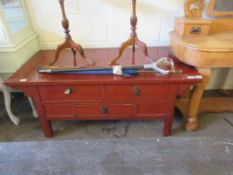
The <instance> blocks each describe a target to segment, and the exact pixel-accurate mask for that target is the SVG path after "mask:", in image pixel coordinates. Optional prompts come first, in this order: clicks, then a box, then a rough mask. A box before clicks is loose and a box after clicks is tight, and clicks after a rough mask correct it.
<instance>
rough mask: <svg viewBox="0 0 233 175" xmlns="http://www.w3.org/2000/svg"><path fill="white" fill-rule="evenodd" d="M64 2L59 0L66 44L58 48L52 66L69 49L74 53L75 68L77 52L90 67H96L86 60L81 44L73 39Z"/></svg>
mask: <svg viewBox="0 0 233 175" xmlns="http://www.w3.org/2000/svg"><path fill="white" fill-rule="evenodd" d="M64 1H65V0H59V3H60V6H61V11H62V26H63V28H64V33H65V42H64V43H62V44H61V45H59V46H58V47H57V50H56V53H55V59H54V60H53V61H52V62H51V63H50V65H54V64H55V63H56V62H57V60H58V58H59V56H60V53H61V52H62V51H63V50H65V49H67V48H70V49H71V50H72V52H73V55H74V61H73V64H74V66H77V61H76V53H77V52H78V53H79V54H80V56H81V57H82V58H83V59H85V60H86V61H87V62H88V65H94V64H95V63H94V62H93V61H92V60H90V59H88V58H86V56H85V54H84V51H83V48H82V46H81V45H80V44H77V43H75V42H74V41H73V40H72V38H71V35H70V29H69V20H68V18H67V17H66V12H65V7H64Z"/></svg>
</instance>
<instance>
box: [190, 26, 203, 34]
mask: <svg viewBox="0 0 233 175" xmlns="http://www.w3.org/2000/svg"><path fill="white" fill-rule="evenodd" d="M190 33H193V34H198V33H201V27H192V28H191V29H190Z"/></svg>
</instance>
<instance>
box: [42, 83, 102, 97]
mask: <svg viewBox="0 0 233 175" xmlns="http://www.w3.org/2000/svg"><path fill="white" fill-rule="evenodd" d="M39 91H40V96H41V99H42V100H45V101H49V100H51V101H53V100H54V101H55V100H75V101H78V100H100V99H101V98H102V93H101V87H100V86H97V85H91V86H82V85H80V86H45V87H39Z"/></svg>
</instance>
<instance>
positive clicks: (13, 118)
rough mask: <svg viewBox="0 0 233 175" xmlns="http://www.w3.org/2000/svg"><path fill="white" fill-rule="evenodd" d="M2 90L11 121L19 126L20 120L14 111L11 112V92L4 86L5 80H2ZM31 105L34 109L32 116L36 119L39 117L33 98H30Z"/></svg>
mask: <svg viewBox="0 0 233 175" xmlns="http://www.w3.org/2000/svg"><path fill="white" fill-rule="evenodd" d="M0 90H2V92H3V95H4V103H5V108H6V111H7V114H8V115H9V117H10V119H11V121H12V122H13V123H14V124H15V125H19V122H20V119H19V118H18V117H17V116H15V115H14V114H13V113H12V111H11V94H10V90H9V88H8V87H7V86H5V85H4V83H3V80H2V79H1V78H0ZM28 100H29V103H30V105H31V107H32V112H33V113H32V114H33V116H34V117H35V118H37V117H38V114H37V111H36V109H35V107H34V104H33V102H32V99H31V98H28Z"/></svg>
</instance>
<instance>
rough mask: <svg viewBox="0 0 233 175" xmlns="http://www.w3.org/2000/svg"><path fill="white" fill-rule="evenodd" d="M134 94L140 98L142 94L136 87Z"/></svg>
mask: <svg viewBox="0 0 233 175" xmlns="http://www.w3.org/2000/svg"><path fill="white" fill-rule="evenodd" d="M133 93H134V95H136V96H139V95H140V93H141V90H140V88H138V87H135V88H134V89H133Z"/></svg>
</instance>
